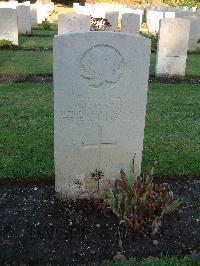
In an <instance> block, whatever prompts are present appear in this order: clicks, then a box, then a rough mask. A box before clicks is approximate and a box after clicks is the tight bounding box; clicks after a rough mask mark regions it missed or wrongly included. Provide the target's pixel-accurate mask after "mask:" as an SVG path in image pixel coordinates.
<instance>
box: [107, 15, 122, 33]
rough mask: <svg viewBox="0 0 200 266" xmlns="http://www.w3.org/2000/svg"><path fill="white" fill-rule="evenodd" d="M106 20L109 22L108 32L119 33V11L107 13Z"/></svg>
mask: <svg viewBox="0 0 200 266" xmlns="http://www.w3.org/2000/svg"><path fill="white" fill-rule="evenodd" d="M105 18H106V19H107V21H108V22H109V27H108V31H113V32H118V19H119V12H118V11H106V12H105Z"/></svg>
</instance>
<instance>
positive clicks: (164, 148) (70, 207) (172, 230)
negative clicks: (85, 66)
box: [0, 25, 200, 266]
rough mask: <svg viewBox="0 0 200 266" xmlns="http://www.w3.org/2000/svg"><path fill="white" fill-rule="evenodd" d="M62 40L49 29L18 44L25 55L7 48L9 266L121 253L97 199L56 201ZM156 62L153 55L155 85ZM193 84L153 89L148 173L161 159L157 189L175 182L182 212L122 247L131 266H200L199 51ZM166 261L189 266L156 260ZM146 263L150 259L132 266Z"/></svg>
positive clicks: (0, 105)
mask: <svg viewBox="0 0 200 266" xmlns="http://www.w3.org/2000/svg"><path fill="white" fill-rule="evenodd" d="M56 32H57V27H56V26H55V25H52V26H51V30H50V31H46V30H43V29H42V28H41V27H40V28H39V29H38V30H34V31H33V34H32V35H31V36H28V37H27V36H20V38H19V44H20V49H17V50H0V81H1V84H0V110H1V124H0V132H1V133H0V143H1V149H0V155H1V160H0V169H1V170H0V176H1V178H0V183H1V185H0V210H1V212H0V217H1V227H0V264H1V265H4V264H5V263H7V264H8V263H10V264H11V263H14V262H15V263H23V264H26V265H47V264H48V265H67V264H84V263H85V264H91V263H100V262H102V261H105V260H110V261H112V259H113V257H114V256H115V255H116V254H117V252H119V251H121V249H120V247H119V238H118V234H117V226H118V225H117V220H116V219H115V217H113V215H112V214H110V213H106V214H101V213H100V212H99V211H98V209H97V208H96V206H95V205H94V203H93V202H91V201H77V202H62V201H60V200H59V199H57V198H55V196H54V195H55V192H54V184H53V183H54V165H53V85H52V82H51V81H52V53H53V52H52V47H53V45H52V40H53V35H54V34H55V33H56ZM155 58H156V56H155V54H152V56H151V66H150V75H151V79H152V80H153V76H154V69H155ZM186 76H187V78H188V79H186V80H182V81H181V80H173V79H172V80H168V81H166V80H164V81H165V82H164V83H163V82H162V80H160V82H151V83H150V85H149V93H148V105H147V116H146V128H145V139H144V152H143V166H142V169H143V171H145V170H147V169H149V167H150V166H151V165H152V163H153V162H154V161H158V167H157V171H156V174H155V180H156V182H162V181H163V180H164V182H169V183H170V184H171V187H172V190H173V191H174V194H175V197H177V198H180V199H181V200H182V204H181V207H180V209H179V210H177V211H175V212H174V213H173V214H170V215H166V216H164V218H163V221H162V227H161V229H160V231H159V232H158V233H156V234H155V235H148V234H145V233H141V234H129V235H128V237H127V238H125V239H123V249H124V255H125V256H126V258H127V259H132V262H131V261H130V265H133V263H134V265H140V266H141V265H199V242H200V237H199V236H200V226H199V223H200V220H199V219H200V206H199V202H200V181H199V176H200V170H199V167H200V153H199V152H200V150H199V147H200V142H199V125H200V120H199V112H200V109H199V103H200V82H199V80H200V54H199V53H196V54H195V53H191V54H189V55H188V60H187V69H186ZM24 80H28V81H32V82H24ZM46 81H48V82H46ZM166 256H169V257H176V256H178V257H181V258H179V259H178V258H166V259H162V260H156V258H163V257H166ZM184 257H185V259H184V260H183V258H184ZM143 258H149V259H148V261H145V262H138V264H137V263H135V262H134V261H135V259H139V260H140V259H143ZM193 259H195V260H194V261H193ZM128 263H129V262H127V265H129V264H128ZM102 264H103V265H110V264H111V265H112V263H111V262H104V263H102ZM119 265H121V264H119ZM124 265H126V264H124Z"/></svg>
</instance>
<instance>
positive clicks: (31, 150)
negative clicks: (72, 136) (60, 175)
mask: <svg viewBox="0 0 200 266" xmlns="http://www.w3.org/2000/svg"><path fill="white" fill-rule="evenodd" d="M52 91H53V90H52V86H51V85H48V84H43V85H41V84H31V83H25V84H19V85H18V84H16V85H10V84H1V85H0V110H1V111H0V113H1V123H0V145H1V146H0V158H1V159H0V160H1V162H0V177H10V178H15V179H18V178H19V177H22V178H23V179H25V178H26V177H28V178H29V177H33V179H34V180H35V179H38V178H39V177H43V176H48V177H50V176H52V175H53V173H54V167H53V95H52Z"/></svg>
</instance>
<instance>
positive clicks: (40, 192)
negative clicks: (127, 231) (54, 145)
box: [0, 180, 200, 265]
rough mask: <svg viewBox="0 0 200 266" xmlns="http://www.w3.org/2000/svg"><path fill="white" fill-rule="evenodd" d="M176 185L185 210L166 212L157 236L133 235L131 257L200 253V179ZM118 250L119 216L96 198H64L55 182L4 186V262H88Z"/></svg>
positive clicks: (0, 239) (128, 242)
mask: <svg viewBox="0 0 200 266" xmlns="http://www.w3.org/2000/svg"><path fill="white" fill-rule="evenodd" d="M171 186H172V189H173V191H174V193H175V196H176V197H179V198H180V199H182V200H183V203H182V206H181V208H180V210H179V211H176V212H175V213H173V214H170V215H166V216H165V217H164V219H163V221H162V226H161V229H160V232H159V233H157V234H156V235H154V236H151V235H150V236H149V235H129V236H128V237H127V238H126V239H125V240H124V242H123V247H124V255H125V256H126V258H137V259H140V258H146V257H149V256H152V257H158V258H160V257H164V256H186V255H190V254H191V253H195V254H196V253H198V252H199V247H200V181H198V180H196V181H194V180H193V181H183V182H178V181H175V180H174V181H171ZM155 240H157V241H155ZM117 251H119V247H118V235H117V220H115V218H114V217H113V216H112V215H111V216H109V217H106V216H102V215H100V214H99V213H98V211H97V210H96V208H95V207H94V205H93V204H92V202H90V201H77V202H74V203H72V202H65V203H64V202H61V201H60V200H58V199H56V198H55V197H54V186H53V185H51V184H22V183H21V184H12V185H9V184H4V185H3V184H1V185H0V265H5V264H6V263H7V264H9V263H10V264H11V263H13V262H15V263H19V264H20V263H21V264H26V265H47V264H48V265H67V264H71V265H72V264H73V265H74V264H81V263H86V264H87V265H88V264H91V263H95V262H96V263H98V262H100V261H102V260H105V259H106V260H108V259H109V260H112V258H113V257H114V256H115V255H116V253H117ZM12 265H18V264H12Z"/></svg>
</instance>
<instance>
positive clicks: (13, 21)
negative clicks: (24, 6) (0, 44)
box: [0, 8, 18, 45]
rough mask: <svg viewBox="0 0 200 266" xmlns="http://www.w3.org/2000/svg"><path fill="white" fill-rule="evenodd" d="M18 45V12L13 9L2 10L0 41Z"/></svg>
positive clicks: (0, 13)
mask: <svg viewBox="0 0 200 266" xmlns="http://www.w3.org/2000/svg"><path fill="white" fill-rule="evenodd" d="M3 39H5V40H9V41H11V42H13V44H15V45H18V27H17V12H16V9H12V8H0V40H3Z"/></svg>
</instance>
